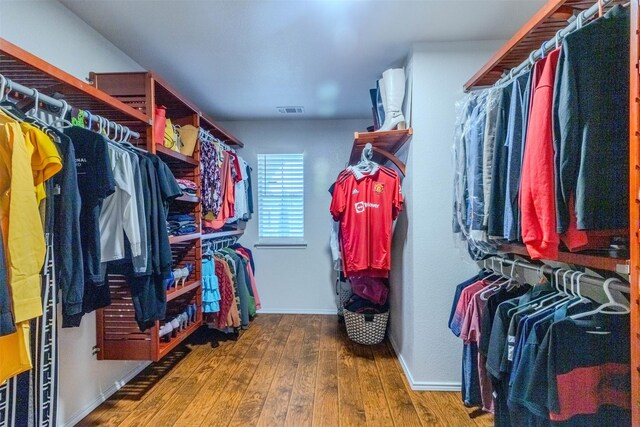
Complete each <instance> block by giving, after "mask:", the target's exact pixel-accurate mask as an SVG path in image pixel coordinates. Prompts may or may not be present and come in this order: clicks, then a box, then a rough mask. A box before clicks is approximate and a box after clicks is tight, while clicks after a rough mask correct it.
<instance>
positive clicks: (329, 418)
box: [79, 314, 493, 427]
mask: <svg viewBox="0 0 640 427" xmlns="http://www.w3.org/2000/svg"><path fill="white" fill-rule="evenodd" d="M204 333H206V331H204ZM476 415H477V416H476ZM79 425H80V426H154V427H156V426H269V427H276V426H292V427H294V426H295V427H302V426H322V427H324V426H327V427H331V426H375V427H378V426H399V427H409V426H450V427H465V426H470V427H473V426H480V427H488V426H491V425H493V418H492V416H491V415H489V414H482V413H477V412H475V411H474V409H473V408H465V407H464V406H463V405H462V403H461V402H460V397H459V393H453V392H424V391H413V390H411V389H410V388H409V385H408V382H407V380H406V378H405V376H404V374H403V372H402V368H401V367H400V364H399V362H398V360H397V358H396V356H395V353H394V352H393V349H392V348H391V346H390V345H389V344H388V343H386V342H385V343H383V344H379V345H377V346H360V345H357V344H354V343H352V342H351V341H350V340H349V339H348V338H347V336H346V332H345V331H344V326H343V325H340V324H338V322H337V318H336V316H319V315H275V314H262V315H259V316H258V317H257V318H256V319H255V320H254V321H253V322H252V323H251V327H250V328H249V329H248V330H247V331H245V332H244V334H243V335H242V336H241V337H240V339H238V340H237V341H225V342H221V343H220V346H219V347H218V348H211V346H210V345H209V344H208V343H207V342H204V341H202V342H198V337H195V338H194V340H191V343H190V344H188V345H187V346H183V347H179V348H177V349H176V350H175V351H174V352H172V353H171V354H170V355H168V356H167V357H165V359H163V360H162V361H161V362H158V363H154V364H152V365H150V366H149V367H148V368H146V369H145V370H144V371H143V372H142V373H140V374H139V375H138V376H137V377H136V378H134V379H133V380H132V381H131V382H130V383H128V384H126V385H125V386H124V387H123V388H122V389H120V390H119V391H118V392H117V393H116V394H114V395H113V396H112V397H111V398H109V399H108V400H107V401H106V402H104V403H103V404H102V405H100V406H99V407H98V408H97V409H96V410H95V411H93V412H92V413H91V414H89V415H88V416H87V417H86V418H85V419H84V420H82V421H81V422H80V424H79Z"/></svg>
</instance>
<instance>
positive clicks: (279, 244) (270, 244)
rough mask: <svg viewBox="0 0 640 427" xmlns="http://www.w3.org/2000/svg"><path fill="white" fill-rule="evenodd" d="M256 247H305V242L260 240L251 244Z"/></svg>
mask: <svg viewBox="0 0 640 427" xmlns="http://www.w3.org/2000/svg"><path fill="white" fill-rule="evenodd" d="M253 247H254V248H257V249H306V248H307V242H297V243H293V242H262V243H256V244H254V245H253Z"/></svg>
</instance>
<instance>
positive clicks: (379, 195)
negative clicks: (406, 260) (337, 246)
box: [331, 166, 402, 277]
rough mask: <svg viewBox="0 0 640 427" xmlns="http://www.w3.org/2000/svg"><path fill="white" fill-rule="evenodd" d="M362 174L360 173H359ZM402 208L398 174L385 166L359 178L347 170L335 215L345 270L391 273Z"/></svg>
mask: <svg viewBox="0 0 640 427" xmlns="http://www.w3.org/2000/svg"><path fill="white" fill-rule="evenodd" d="M358 175H360V174H359V173H358ZM401 210H402V191H401V189H400V179H399V178H398V174H397V173H396V172H395V171H393V170H391V169H389V168H386V167H384V166H380V167H378V168H377V169H376V170H374V171H372V173H370V174H364V175H361V176H358V177H356V176H355V174H354V173H353V172H352V171H351V170H345V171H343V172H342V173H341V174H340V175H339V176H338V179H337V181H336V185H335V189H334V192H333V199H332V200H331V215H332V216H333V219H334V220H336V221H340V236H341V244H342V258H343V264H344V272H345V274H346V275H347V276H350V275H353V274H356V273H358V272H359V273H360V274H367V271H371V272H375V273H376V274H375V275H376V276H378V277H379V276H384V277H386V276H388V273H389V269H390V268H391V229H392V227H393V220H395V219H396V218H397V217H398V214H399V213H400V211H401Z"/></svg>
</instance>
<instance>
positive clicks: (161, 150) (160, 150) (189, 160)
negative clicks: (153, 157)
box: [156, 145, 198, 166]
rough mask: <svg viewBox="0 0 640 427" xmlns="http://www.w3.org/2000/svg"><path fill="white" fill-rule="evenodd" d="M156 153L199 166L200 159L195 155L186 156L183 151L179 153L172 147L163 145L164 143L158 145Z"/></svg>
mask: <svg viewBox="0 0 640 427" xmlns="http://www.w3.org/2000/svg"><path fill="white" fill-rule="evenodd" d="M156 153H157V154H158V155H160V156H162V157H165V158H167V159H169V160H173V161H176V160H177V161H179V162H183V163H186V164H189V165H191V166H198V161H197V160H196V159H194V158H193V157H189V156H185V155H184V154H182V153H178V152H177V151H173V150H172V149H171V148H167V147H163V146H162V145H156Z"/></svg>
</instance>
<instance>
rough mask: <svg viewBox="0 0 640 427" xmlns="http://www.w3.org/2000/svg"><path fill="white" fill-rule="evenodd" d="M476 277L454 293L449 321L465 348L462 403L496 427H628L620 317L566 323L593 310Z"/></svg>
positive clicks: (624, 320) (625, 334)
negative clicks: (490, 414) (491, 414)
mask: <svg viewBox="0 0 640 427" xmlns="http://www.w3.org/2000/svg"><path fill="white" fill-rule="evenodd" d="M482 275H484V276H487V274H485V273H483V272H481V276H482ZM477 279H478V276H476V277H474V278H472V279H470V280H467V281H465V282H463V283H461V284H460V285H458V286H457V287H456V292H455V298H454V301H453V305H452V315H451V318H450V323H449V327H450V328H451V330H452V332H454V334H455V335H457V336H460V338H462V339H463V342H464V351H463V365H462V372H463V375H462V390H463V394H462V398H463V401H464V403H465V404H466V405H469V406H475V405H482V409H483V410H485V411H495V425H496V426H525V425H526V426H547V425H558V426H569V425H571V426H573V425H585V426H586V425H603V426H604V425H606V426H623V425H624V426H627V425H630V423H631V418H630V416H631V411H630V391H631V384H630V381H631V378H630V369H631V368H630V351H629V317H628V316H627V315H606V314H602V315H596V316H590V317H585V318H584V319H580V320H578V319H573V318H572V316H574V315H577V314H580V313H586V312H590V311H591V310H593V309H594V308H595V307H597V306H598V304H596V303H593V302H591V301H588V300H587V301H586V302H584V301H582V300H581V299H580V298H565V294H561V293H558V292H557V291H556V290H555V287H552V286H548V285H537V286H533V287H531V286H527V285H525V286H514V282H513V281H512V280H508V279H506V278H502V277H499V276H498V277H497V279H496V278H494V279H491V277H484V279H480V280H477ZM474 345H476V347H473V346H474ZM474 350H477V355H476V354H474Z"/></svg>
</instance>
